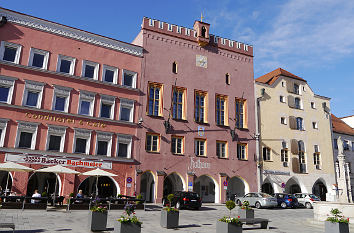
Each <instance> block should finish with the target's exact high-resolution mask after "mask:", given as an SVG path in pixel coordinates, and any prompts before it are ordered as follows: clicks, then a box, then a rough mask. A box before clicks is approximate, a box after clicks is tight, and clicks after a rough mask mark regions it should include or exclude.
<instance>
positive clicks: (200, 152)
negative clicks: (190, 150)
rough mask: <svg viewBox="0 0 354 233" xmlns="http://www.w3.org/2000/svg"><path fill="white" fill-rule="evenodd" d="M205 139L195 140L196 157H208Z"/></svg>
mask: <svg viewBox="0 0 354 233" xmlns="http://www.w3.org/2000/svg"><path fill="white" fill-rule="evenodd" d="M205 142H206V141H205V139H195V140H194V154H195V155H196V156H206V148H205V147H206V146H205Z"/></svg>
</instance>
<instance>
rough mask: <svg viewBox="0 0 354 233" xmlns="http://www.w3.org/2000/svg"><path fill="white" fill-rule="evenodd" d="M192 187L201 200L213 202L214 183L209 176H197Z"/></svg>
mask: <svg viewBox="0 0 354 233" xmlns="http://www.w3.org/2000/svg"><path fill="white" fill-rule="evenodd" d="M193 188H194V189H193V190H194V192H196V193H198V194H199V195H200V196H201V198H202V200H203V202H206V203H207V202H209V203H214V202H215V184H214V181H213V180H212V179H211V178H210V177H208V176H206V175H203V176H200V177H198V178H197V179H196V180H195V182H194V185H193Z"/></svg>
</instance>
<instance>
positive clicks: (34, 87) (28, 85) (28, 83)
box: [22, 80, 45, 108]
mask: <svg viewBox="0 0 354 233" xmlns="http://www.w3.org/2000/svg"><path fill="white" fill-rule="evenodd" d="M44 85H45V83H41V82H35V81H32V80H25V89H24V93H23V98H22V106H27V107H32V108H41V106H42V96H43V88H44ZM28 92H37V93H39V94H38V99H37V105H36V106H29V105H26V102H27V98H28Z"/></svg>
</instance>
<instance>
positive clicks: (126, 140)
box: [117, 134, 132, 144]
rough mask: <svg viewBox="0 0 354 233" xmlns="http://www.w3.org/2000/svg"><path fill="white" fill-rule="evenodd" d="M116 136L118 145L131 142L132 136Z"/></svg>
mask: <svg viewBox="0 0 354 233" xmlns="http://www.w3.org/2000/svg"><path fill="white" fill-rule="evenodd" d="M117 136H118V143H126V144H129V143H131V142H132V136H130V135H122V134H118V135H117Z"/></svg>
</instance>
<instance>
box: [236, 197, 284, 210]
mask: <svg viewBox="0 0 354 233" xmlns="http://www.w3.org/2000/svg"><path fill="white" fill-rule="evenodd" d="M235 200H236V204H237V205H242V202H243V201H248V202H249V203H250V206H255V207H256V208H257V209H259V208H262V207H268V208H272V207H277V206H278V202H277V199H276V198H275V197H272V196H271V195H269V194H267V193H247V194H246V195H244V196H243V197H235Z"/></svg>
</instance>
